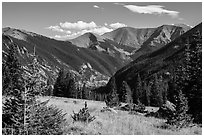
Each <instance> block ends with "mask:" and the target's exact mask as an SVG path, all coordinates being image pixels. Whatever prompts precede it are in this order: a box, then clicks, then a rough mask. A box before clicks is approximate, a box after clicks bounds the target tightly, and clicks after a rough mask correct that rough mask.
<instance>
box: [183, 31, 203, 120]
mask: <svg viewBox="0 0 204 137" xmlns="http://www.w3.org/2000/svg"><path fill="white" fill-rule="evenodd" d="M189 46H190V47H189V50H188V52H189V63H188V64H189V65H188V66H189V67H188V69H189V74H190V76H189V79H190V80H189V83H188V86H187V88H186V89H185V90H188V94H187V96H188V100H189V113H191V114H192V115H193V118H194V122H197V123H202V75H201V74H202V34H201V32H200V31H199V30H198V31H197V32H196V33H195V34H194V36H193V41H192V42H191V43H190V44H189Z"/></svg>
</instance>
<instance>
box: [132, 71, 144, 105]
mask: <svg viewBox="0 0 204 137" xmlns="http://www.w3.org/2000/svg"><path fill="white" fill-rule="evenodd" d="M142 92H143V91H142V80H141V77H140V74H138V75H137V79H136V84H135V90H134V92H133V101H134V103H136V104H138V103H139V99H140V98H141V95H142Z"/></svg>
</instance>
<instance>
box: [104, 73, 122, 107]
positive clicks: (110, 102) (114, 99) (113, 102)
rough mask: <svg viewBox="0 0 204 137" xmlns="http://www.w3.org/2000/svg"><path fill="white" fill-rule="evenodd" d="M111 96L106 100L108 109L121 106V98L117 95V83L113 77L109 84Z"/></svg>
mask: <svg viewBox="0 0 204 137" xmlns="http://www.w3.org/2000/svg"><path fill="white" fill-rule="evenodd" d="M109 90H110V92H109V94H108V95H107V98H106V101H105V102H106V105H107V106H108V107H114V106H118V105H119V104H120V102H119V97H118V94H117V89H116V83H115V78H114V77H112V78H111V80H110V83H109Z"/></svg>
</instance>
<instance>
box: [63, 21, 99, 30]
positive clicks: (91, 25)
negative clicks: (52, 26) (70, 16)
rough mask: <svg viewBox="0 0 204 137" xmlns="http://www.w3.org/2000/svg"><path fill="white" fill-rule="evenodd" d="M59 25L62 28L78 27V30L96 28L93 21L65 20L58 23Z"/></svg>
mask: <svg viewBox="0 0 204 137" xmlns="http://www.w3.org/2000/svg"><path fill="white" fill-rule="evenodd" d="M60 27H62V28H64V29H78V30H82V29H92V28H96V27H97V25H96V23H95V22H93V21H92V22H90V23H87V22H83V21H78V22H75V23H71V22H65V23H60Z"/></svg>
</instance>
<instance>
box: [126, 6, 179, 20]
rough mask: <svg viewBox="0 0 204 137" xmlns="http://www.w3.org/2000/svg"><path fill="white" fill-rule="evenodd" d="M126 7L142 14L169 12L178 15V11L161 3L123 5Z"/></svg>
mask: <svg viewBox="0 0 204 137" xmlns="http://www.w3.org/2000/svg"><path fill="white" fill-rule="evenodd" d="M123 6H124V7H125V8H127V9H129V10H130V11H132V12H136V13H141V14H155V15H161V14H167V15H169V16H171V17H173V18H175V17H178V14H179V12H178V11H171V10H167V9H164V6H161V5H147V6H137V5H123Z"/></svg>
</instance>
